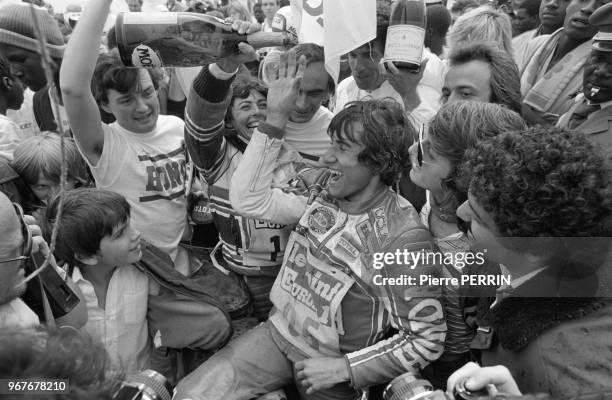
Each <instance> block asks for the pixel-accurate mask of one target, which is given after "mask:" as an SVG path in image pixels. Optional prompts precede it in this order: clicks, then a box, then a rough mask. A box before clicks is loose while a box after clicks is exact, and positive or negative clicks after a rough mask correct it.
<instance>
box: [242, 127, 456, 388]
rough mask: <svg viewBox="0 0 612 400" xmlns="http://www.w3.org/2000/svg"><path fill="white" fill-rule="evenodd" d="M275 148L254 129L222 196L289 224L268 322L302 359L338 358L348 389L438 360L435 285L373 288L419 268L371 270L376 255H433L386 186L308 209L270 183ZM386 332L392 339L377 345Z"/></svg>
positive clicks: (318, 201) (441, 332) (440, 329)
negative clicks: (353, 199) (364, 196)
mask: <svg viewBox="0 0 612 400" xmlns="http://www.w3.org/2000/svg"><path fill="white" fill-rule="evenodd" d="M259 129H261V130H264V129H266V127H265V126H264V125H263V124H260V128H259ZM281 147H282V140H278V139H272V138H270V137H268V136H266V135H264V134H262V133H261V132H259V131H258V130H255V132H254V134H253V136H252V138H251V141H250V143H249V146H248V147H247V149H246V151H245V153H244V156H243V157H244V158H243V163H241V164H240V166H239V168H238V170H237V173H236V175H235V179H234V181H233V182H232V185H231V190H230V198H231V200H232V204H233V205H234V207H235V208H236V209H237V210H239V211H240V212H243V213H246V214H247V215H250V216H252V217H255V218H262V219H268V220H270V221H272V222H280V223H290V222H291V221H292V219H294V220H293V222H294V223H297V225H296V228H295V230H294V232H292V234H291V236H290V238H289V242H288V244H287V250H286V252H285V258H284V260H283V265H282V267H281V271H280V272H279V275H278V276H277V278H276V281H275V282H274V286H273V288H272V291H271V294H270V298H271V300H272V302H273V304H274V309H273V311H272V313H271V315H270V321H271V322H272V323H273V324H274V326H275V327H276V329H277V330H278V331H279V332H280V333H281V334H282V335H283V337H285V338H286V339H287V340H288V341H289V342H290V343H292V344H293V345H294V346H296V347H298V348H299V349H300V350H302V351H303V352H305V353H306V354H308V355H309V356H311V357H341V356H344V357H345V358H346V360H347V364H348V366H349V370H350V376H351V384H352V385H353V386H354V387H356V388H361V387H366V386H369V385H373V384H376V383H382V382H386V381H389V380H391V379H392V378H394V377H396V376H398V375H400V374H402V373H404V372H409V371H412V372H417V371H418V370H419V369H422V368H423V367H425V366H426V365H427V364H428V363H430V362H431V361H433V360H435V359H437V358H438V357H439V356H440V354H441V353H442V350H443V346H444V339H445V335H446V322H445V319H444V313H443V309H442V305H441V303H440V300H439V296H440V287H431V286H421V285H408V284H398V285H392V284H382V278H400V279H401V278H402V276H414V277H416V278H417V279H418V275H420V274H423V273H429V271H427V269H426V268H427V266H425V265H415V266H414V268H411V266H410V265H402V264H400V263H398V262H395V261H391V262H389V263H385V265H384V266H382V268H380V269H377V268H374V261H375V259H379V257H380V256H379V255H380V254H383V255H384V254H388V253H395V252H396V250H400V251H402V252H403V251H404V249H406V251H408V252H421V251H433V250H434V248H435V245H434V242H433V240H432V237H431V235H430V233H429V231H428V230H427V228H426V227H425V226H424V225H423V224H422V223H421V221H420V219H419V216H418V214H417V212H416V210H415V209H414V207H412V205H411V204H410V203H409V202H408V201H407V200H405V199H403V198H402V197H400V196H398V195H397V194H395V193H394V192H393V191H391V190H390V189H386V190H384V191H381V192H380V193H379V194H378V195H376V196H375V197H374V198H372V199H370V200H369V201H367V202H365V203H362V204H354V203H349V202H345V201H340V200H334V199H331V198H328V197H327V196H326V195H324V193H325V192H323V194H322V195H319V196H315V197H314V201H312V203H311V204H308V201H307V199H308V198H309V197H311V196H309V194H308V193H306V195H303V194H297V193H293V192H287V191H285V190H281V189H280V188H275V187H274V186H273V185H271V184H270V183H271V181H270V177H271V176H270V171H272V170H273V168H274V165H275V162H276V161H275V160H277V157H278V155H279V153H280V149H281ZM246 165H248V166H249V168H246V167H245V166H246ZM311 187H315V188H316V187H317V185H311ZM378 267H381V266H380V265H378ZM431 273H432V274H433V273H434V271H433V268H432V271H431ZM377 276H378V277H377ZM387 282H388V281H387ZM390 328H395V329H397V331H398V333H396V334H395V335H394V336H392V337H391V338H389V339H386V340H382V338H383V336H384V335H385V334H387V333H388V331H389V329H390Z"/></svg>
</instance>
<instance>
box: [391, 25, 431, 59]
mask: <svg viewBox="0 0 612 400" xmlns="http://www.w3.org/2000/svg"><path fill="white" fill-rule="evenodd" d="M424 41H425V29H423V28H419V27H418V26H414V25H392V26H389V28H387V43H386V45H385V56H384V59H385V61H399V62H407V63H414V64H421V59H422V57H423V42H424Z"/></svg>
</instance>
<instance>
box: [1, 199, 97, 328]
mask: <svg viewBox="0 0 612 400" xmlns="http://www.w3.org/2000/svg"><path fill="white" fill-rule="evenodd" d="M0 226H1V227H2V240H1V241H0V329H2V328H6V327H31V326H35V325H38V324H39V322H40V321H39V318H38V315H36V313H35V312H34V311H32V309H30V307H28V306H27V305H26V304H25V303H24V302H23V301H22V300H21V299H20V296H21V295H23V294H24V292H25V290H26V284H25V282H24V279H25V265H26V262H27V260H28V259H29V258H30V256H31V255H32V254H34V253H38V252H40V253H41V255H42V256H43V257H47V256H48V254H49V246H48V245H47V242H45V240H44V239H43V237H42V236H41V230H40V227H38V226H37V225H34V218H33V217H31V216H24V215H23V211H22V209H21V207H20V206H19V205H18V204H16V203H11V201H10V200H9V199H8V197H6V196H5V195H4V193H2V192H0ZM52 267H55V260H54V259H53V258H52V259H51V265H50V266H49V268H52ZM67 283H68V287H69V288H70V289H72V290H74V291H76V292H77V296H79V297H80V298H81V297H82V295H81V293H80V292H79V291H78V289H77V288H76V287H75V285H74V284H73V283H72V282H67ZM86 318H87V314H86V310H85V308H84V303H83V302H80V304H79V305H78V306H76V307H75V308H73V310H72V311H71V312H69V313H68V314H66V315H65V316H64V317H62V318H61V319H57V320H55V322H56V323H57V325H58V326H64V325H69V326H74V327H77V328H78V327H80V326H82V325H84V324H85V322H86Z"/></svg>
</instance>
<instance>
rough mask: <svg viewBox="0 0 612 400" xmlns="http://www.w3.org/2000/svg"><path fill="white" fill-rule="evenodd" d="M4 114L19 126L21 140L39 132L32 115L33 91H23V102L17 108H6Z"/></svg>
mask: <svg viewBox="0 0 612 400" xmlns="http://www.w3.org/2000/svg"><path fill="white" fill-rule="evenodd" d="M6 116H7V117H8V118H9V119H10V120H11V121H13V122H14V123H16V124H17V126H18V127H19V137H20V138H21V140H23V139H27V138H29V137H32V136H36V135H38V134H40V129H39V128H38V124H37V123H36V118H35V117H34V92H33V91H31V90H30V89H26V90H25V91H24V92H23V104H22V105H21V108H20V109H19V110H7V111H6Z"/></svg>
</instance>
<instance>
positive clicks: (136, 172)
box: [77, 115, 187, 271]
mask: <svg viewBox="0 0 612 400" xmlns="http://www.w3.org/2000/svg"><path fill="white" fill-rule="evenodd" d="M184 126H185V124H184V122H183V121H182V120H181V119H179V118H177V117H174V116H170V115H160V116H159V119H158V120H157V125H156V127H155V129H154V130H153V131H151V132H149V133H134V132H130V131H128V130H126V129H124V128H122V127H121V126H119V124H118V123H117V122H114V123H112V124H110V125H106V124H102V129H103V130H104V148H103V150H102V154H101V156H100V160H99V161H98V164H97V165H91V163H89V161H87V158H86V157H85V160H86V161H87V163H88V165H89V166H90V168H91V172H92V175H93V177H94V179H95V180H96V187H98V188H100V189H106V190H111V191H113V192H116V193H119V194H121V195H123V196H125V198H126V200H127V201H128V203H129V204H130V207H131V214H132V224H133V226H134V228H135V229H137V230H139V231H140V232H141V233H142V235H143V237H144V238H145V239H146V240H147V241H149V242H150V243H151V244H153V245H154V246H156V247H158V248H159V249H161V250H162V251H164V252H166V253H168V254H169V255H170V257H172V260H173V261H175V262H176V263H177V264H178V261H177V255H178V253H179V248H178V244H179V242H180V240H181V238H182V236H183V232H184V230H185V228H187V200H186V197H185V179H186V165H185V146H184V137H183V130H184ZM77 145H78V142H77ZM176 267H177V269H178V270H180V271H182V270H183V266H181V265H177V266H176Z"/></svg>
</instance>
